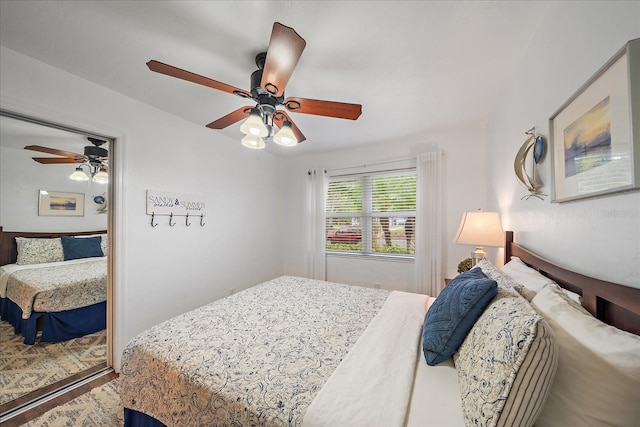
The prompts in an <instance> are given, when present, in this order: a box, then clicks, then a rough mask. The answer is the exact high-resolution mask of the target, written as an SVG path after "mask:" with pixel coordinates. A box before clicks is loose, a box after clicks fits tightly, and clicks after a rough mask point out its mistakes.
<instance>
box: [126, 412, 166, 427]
mask: <svg viewBox="0 0 640 427" xmlns="http://www.w3.org/2000/svg"><path fill="white" fill-rule="evenodd" d="M124 427H167V426H166V425H164V424H163V423H161V422H160V421H158V420H156V419H155V418H153V417H150V416H149V415H147V414H143V413H142V412H138V411H134V410H133V409H129V408H124Z"/></svg>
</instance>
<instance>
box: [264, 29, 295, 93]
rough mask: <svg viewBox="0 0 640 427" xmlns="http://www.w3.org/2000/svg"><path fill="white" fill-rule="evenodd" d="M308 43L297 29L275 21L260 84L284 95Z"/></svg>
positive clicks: (269, 90)
mask: <svg viewBox="0 0 640 427" xmlns="http://www.w3.org/2000/svg"><path fill="white" fill-rule="evenodd" d="M306 45H307V42H305V41H304V39H303V38H302V37H300V36H299V35H298V33H296V30H294V29H293V28H290V27H287V26H285V25H282V24H280V23H279V22H274V24H273V30H271V40H270V41H269V48H268V49H267V59H266V60H265V64H264V70H263V72H262V81H261V83H260V86H262V88H263V89H264V90H266V91H267V92H269V93H270V94H272V95H275V96H276V97H278V96H282V95H283V94H284V89H285V87H286V86H287V83H288V82H289V78H290V77H291V74H292V73H293V70H294V68H295V67H296V64H297V63H298V59H300V55H302V51H303V50H304V47H305V46H306Z"/></svg>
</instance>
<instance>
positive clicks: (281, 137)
mask: <svg viewBox="0 0 640 427" xmlns="http://www.w3.org/2000/svg"><path fill="white" fill-rule="evenodd" d="M273 142H275V143H276V144H280V145H282V146H283V147H295V146H296V145H297V144H298V140H297V139H296V136H295V135H294V134H293V130H292V129H291V122H290V121H288V120H285V121H284V123H283V124H282V127H281V128H280V130H279V131H278V133H276V134H275V135H273Z"/></svg>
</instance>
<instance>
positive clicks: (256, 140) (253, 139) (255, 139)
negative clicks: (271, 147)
mask: <svg viewBox="0 0 640 427" xmlns="http://www.w3.org/2000/svg"><path fill="white" fill-rule="evenodd" d="M240 142H241V143H242V145H244V146H245V147H247V148H252V149H254V150H261V149H263V148H264V147H265V146H266V144H265V142H264V139H262V138H261V137H259V136H257V135H247V136H245V137H244V138H242V141H240Z"/></svg>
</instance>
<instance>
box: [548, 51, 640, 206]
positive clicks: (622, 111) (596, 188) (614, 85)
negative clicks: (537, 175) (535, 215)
mask: <svg viewBox="0 0 640 427" xmlns="http://www.w3.org/2000/svg"><path fill="white" fill-rule="evenodd" d="M549 130H550V132H549V133H550V140H551V146H552V150H551V155H552V165H553V170H552V179H553V198H552V201H553V202H566V201H570V200H576V199H582V198H586V197H595V196H600V195H603V194H609V193H615V192H619V191H626V190H632V189H639V188H640V39H634V40H631V41H629V42H628V43H627V44H626V45H625V46H624V47H623V48H622V49H621V50H620V51H619V52H618V53H616V55H614V57H613V58H611V60H609V62H607V63H606V64H605V65H604V66H603V67H602V68H601V69H600V70H599V71H598V72H597V73H596V74H595V75H594V76H593V77H591V79H589V80H588V81H587V82H586V83H585V84H584V85H583V86H582V87H581V88H580V89H579V90H578V91H577V92H576V93H575V94H574V95H573V96H572V97H571V98H569V100H567V102H565V103H564V105H562V107H560V109H558V111H556V112H555V113H554V114H553V116H551V118H550V119H549Z"/></svg>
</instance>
